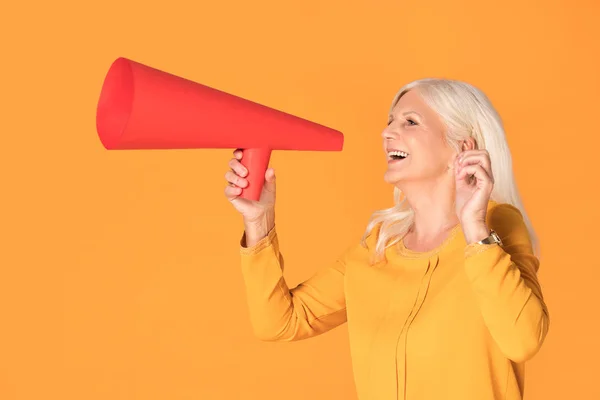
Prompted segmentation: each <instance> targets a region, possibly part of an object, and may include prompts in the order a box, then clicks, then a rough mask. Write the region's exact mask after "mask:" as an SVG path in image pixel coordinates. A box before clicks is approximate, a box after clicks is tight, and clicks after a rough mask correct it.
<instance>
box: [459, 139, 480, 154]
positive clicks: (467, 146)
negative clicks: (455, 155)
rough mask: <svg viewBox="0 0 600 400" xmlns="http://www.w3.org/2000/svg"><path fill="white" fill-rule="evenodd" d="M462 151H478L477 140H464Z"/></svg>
mask: <svg viewBox="0 0 600 400" xmlns="http://www.w3.org/2000/svg"><path fill="white" fill-rule="evenodd" d="M461 149H462V151H467V150H476V149H477V142H476V141H475V139H474V138H473V137H468V138H466V139H465V140H463V144H462V147H461Z"/></svg>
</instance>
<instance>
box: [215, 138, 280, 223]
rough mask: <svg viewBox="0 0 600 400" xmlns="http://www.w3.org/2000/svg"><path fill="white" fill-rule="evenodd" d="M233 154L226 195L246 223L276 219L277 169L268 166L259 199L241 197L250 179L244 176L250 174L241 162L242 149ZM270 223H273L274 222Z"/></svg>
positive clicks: (226, 174) (227, 177)
mask: <svg viewBox="0 0 600 400" xmlns="http://www.w3.org/2000/svg"><path fill="white" fill-rule="evenodd" d="M233 155H234V158H232V159H231V160H229V167H230V168H231V170H229V171H227V172H226V173H225V179H226V180H227V182H228V183H229V185H228V186H227V187H225V197H226V198H227V200H229V201H230V202H231V204H233V207H234V208H235V209H236V210H237V211H239V212H240V214H242V216H243V217H244V223H245V224H246V225H250V224H256V223H263V222H264V221H265V220H269V221H272V220H274V217H273V214H274V209H275V170H274V169H273V168H268V169H267V171H266V172H265V183H264V185H263V188H262V192H261V195H260V199H259V201H253V200H248V199H244V198H240V197H239V195H240V194H241V193H242V188H245V187H246V186H248V180H247V179H245V178H244V177H245V176H246V175H248V171H247V170H246V168H245V167H244V166H243V165H242V163H241V162H240V160H241V159H242V151H241V150H240V149H236V150H235V151H234V152H233ZM269 225H272V222H271V223H269Z"/></svg>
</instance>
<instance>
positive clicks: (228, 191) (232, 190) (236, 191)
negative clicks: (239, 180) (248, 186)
mask: <svg viewBox="0 0 600 400" xmlns="http://www.w3.org/2000/svg"><path fill="white" fill-rule="evenodd" d="M241 193H242V188H240V187H238V186H235V185H234V184H232V183H230V184H229V185H227V186H226V187H225V197H226V198H227V200H233V199H235V198H236V197H238V196H239V195H240V194H241Z"/></svg>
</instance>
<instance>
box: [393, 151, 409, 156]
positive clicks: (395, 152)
mask: <svg viewBox="0 0 600 400" xmlns="http://www.w3.org/2000/svg"><path fill="white" fill-rule="evenodd" d="M388 156H390V157H391V156H401V157H408V153H405V152H403V151H390V152H389V153H388Z"/></svg>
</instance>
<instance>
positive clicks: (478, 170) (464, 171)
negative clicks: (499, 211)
mask: <svg viewBox="0 0 600 400" xmlns="http://www.w3.org/2000/svg"><path fill="white" fill-rule="evenodd" d="M467 176H469V178H468V179H471V177H475V178H476V179H477V185H478V186H479V185H485V184H487V183H489V184H493V183H494V180H493V177H491V176H490V175H489V174H488V172H487V171H486V170H485V168H483V167H482V166H481V165H479V164H471V165H465V166H463V167H462V168H461V169H460V170H459V171H457V174H456V180H457V181H460V180H462V179H465V178H466V177H467Z"/></svg>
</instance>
